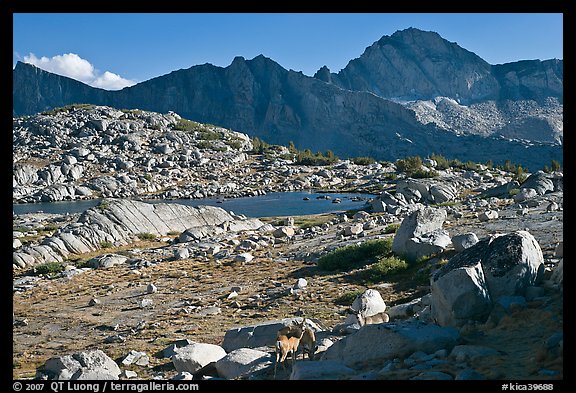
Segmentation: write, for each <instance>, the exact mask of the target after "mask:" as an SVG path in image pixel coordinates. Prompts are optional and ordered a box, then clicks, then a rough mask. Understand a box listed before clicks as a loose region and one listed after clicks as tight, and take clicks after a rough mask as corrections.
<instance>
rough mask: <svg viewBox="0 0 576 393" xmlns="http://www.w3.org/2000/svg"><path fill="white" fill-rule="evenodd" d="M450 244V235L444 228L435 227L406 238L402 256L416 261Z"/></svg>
mask: <svg viewBox="0 0 576 393" xmlns="http://www.w3.org/2000/svg"><path fill="white" fill-rule="evenodd" d="M451 244H452V240H451V239H450V235H449V234H448V232H446V231H445V230H444V229H436V230H434V231H432V232H428V233H424V234H422V235H420V236H417V237H413V238H410V239H408V241H407V242H406V245H405V247H406V252H405V253H404V258H406V259H407V260H409V261H416V260H418V259H420V258H422V257H427V256H430V255H434V254H438V253H440V252H442V251H444V250H445V249H446V248H448V247H449V246H450V245H451Z"/></svg>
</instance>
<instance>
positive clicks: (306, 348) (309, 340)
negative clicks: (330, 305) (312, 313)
mask: <svg viewBox="0 0 576 393" xmlns="http://www.w3.org/2000/svg"><path fill="white" fill-rule="evenodd" d="M300 344H301V345H302V360H304V359H305V358H306V354H308V360H314V354H315V353H316V350H317V349H318V345H316V334H314V330H313V329H312V328H311V327H309V326H305V327H304V334H303V335H302V338H301V339H300Z"/></svg>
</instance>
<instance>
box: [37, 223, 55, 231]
mask: <svg viewBox="0 0 576 393" xmlns="http://www.w3.org/2000/svg"><path fill="white" fill-rule="evenodd" d="M41 230H42V231H44V232H53V231H57V230H58V225H56V224H48V225H45V226H44V227H43V228H42V229H41Z"/></svg>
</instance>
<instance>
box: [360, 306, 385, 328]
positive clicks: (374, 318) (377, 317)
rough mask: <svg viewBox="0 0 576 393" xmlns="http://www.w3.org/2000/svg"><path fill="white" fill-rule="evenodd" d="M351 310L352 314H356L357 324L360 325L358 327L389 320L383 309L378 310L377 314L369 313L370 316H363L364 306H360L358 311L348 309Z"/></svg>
mask: <svg viewBox="0 0 576 393" xmlns="http://www.w3.org/2000/svg"><path fill="white" fill-rule="evenodd" d="M350 310H351V311H352V313H353V314H354V315H356V318H357V319H358V324H359V325H360V327H362V326H365V325H372V324H375V323H386V322H388V321H390V316H389V315H388V314H386V313H385V312H384V311H382V312H379V313H378V314H374V315H370V316H367V317H366V316H364V313H365V312H366V309H365V308H362V309H360V310H358V311H356V310H354V309H350Z"/></svg>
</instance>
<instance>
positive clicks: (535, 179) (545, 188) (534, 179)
mask: <svg viewBox="0 0 576 393" xmlns="http://www.w3.org/2000/svg"><path fill="white" fill-rule="evenodd" d="M554 179H555V176H554V175H553V174H550V173H546V172H544V171H537V172H534V173H532V174H531V175H530V176H528V178H527V179H526V180H525V181H524V183H522V185H521V186H520V189H533V190H534V191H535V192H536V193H537V194H538V195H544V194H546V193H547V192H552V191H554V190H555V186H554Z"/></svg>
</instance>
